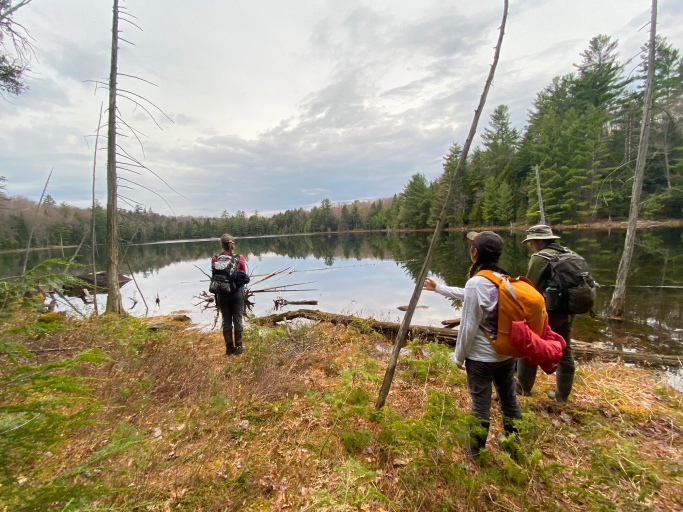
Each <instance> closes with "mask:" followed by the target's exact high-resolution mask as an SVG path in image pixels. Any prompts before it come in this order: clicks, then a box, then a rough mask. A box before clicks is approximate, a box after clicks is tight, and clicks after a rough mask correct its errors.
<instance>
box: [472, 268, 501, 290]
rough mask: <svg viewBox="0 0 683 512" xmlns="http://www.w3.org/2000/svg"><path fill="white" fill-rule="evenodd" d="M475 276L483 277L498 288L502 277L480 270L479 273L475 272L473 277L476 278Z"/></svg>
mask: <svg viewBox="0 0 683 512" xmlns="http://www.w3.org/2000/svg"><path fill="white" fill-rule="evenodd" d="M477 276H481V277H485V278H486V279H488V280H489V281H491V282H492V283H493V284H495V285H496V286H500V283H502V282H503V278H502V277H498V276H497V275H496V274H494V273H493V272H491V271H490V270H480V271H479V272H477V273H476V274H475V277H477Z"/></svg>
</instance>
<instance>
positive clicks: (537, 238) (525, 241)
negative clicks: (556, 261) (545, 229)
mask: <svg viewBox="0 0 683 512" xmlns="http://www.w3.org/2000/svg"><path fill="white" fill-rule="evenodd" d="M558 238H560V237H559V236H557V235H553V236H542V237H541V236H530V237H529V238H527V239H525V240H522V243H523V244H525V243H527V242H529V241H531V240H557V239H558Z"/></svg>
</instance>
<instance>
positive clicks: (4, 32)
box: [0, 0, 35, 97]
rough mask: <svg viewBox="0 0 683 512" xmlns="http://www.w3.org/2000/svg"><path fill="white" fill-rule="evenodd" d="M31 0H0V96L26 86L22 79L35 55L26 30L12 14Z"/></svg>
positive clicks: (17, 91) (22, 90) (13, 93)
mask: <svg viewBox="0 0 683 512" xmlns="http://www.w3.org/2000/svg"><path fill="white" fill-rule="evenodd" d="M29 3H31V0H18V1H14V0H0V97H3V93H8V94H11V95H12V96H18V95H19V94H21V93H22V92H24V91H26V90H27V89H28V87H27V86H26V84H25V83H24V81H23V77H24V73H25V72H26V71H28V66H29V63H30V61H31V57H32V56H34V55H35V51H34V47H33V44H32V42H31V41H32V40H31V36H30V35H29V33H28V30H26V28H25V27H24V26H23V25H21V24H20V23H17V22H16V21H15V20H14V15H15V14H16V12H17V11H18V10H19V9H21V8H22V7H25V6H27V5H28V4H29Z"/></svg>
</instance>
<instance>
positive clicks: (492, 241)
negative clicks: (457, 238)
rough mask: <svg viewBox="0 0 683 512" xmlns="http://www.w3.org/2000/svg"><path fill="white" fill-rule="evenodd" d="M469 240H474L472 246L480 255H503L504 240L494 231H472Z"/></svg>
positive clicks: (468, 235) (468, 236)
mask: <svg viewBox="0 0 683 512" xmlns="http://www.w3.org/2000/svg"><path fill="white" fill-rule="evenodd" d="M467 238H469V239H470V240H472V245H473V247H474V248H475V249H477V251H479V252H480V253H488V254H491V255H494V254H495V255H497V256H500V255H501V254H502V253H503V239H502V238H501V237H500V236H498V235H497V234H496V233H494V232H493V231H482V232H480V233H477V232H476V231H470V232H469V233H467Z"/></svg>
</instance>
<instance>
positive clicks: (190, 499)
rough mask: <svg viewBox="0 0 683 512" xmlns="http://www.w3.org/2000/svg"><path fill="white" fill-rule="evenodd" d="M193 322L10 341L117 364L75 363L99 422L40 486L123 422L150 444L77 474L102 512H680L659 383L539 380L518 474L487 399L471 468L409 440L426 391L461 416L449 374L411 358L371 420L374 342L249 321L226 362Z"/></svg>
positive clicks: (606, 371)
mask: <svg viewBox="0 0 683 512" xmlns="http://www.w3.org/2000/svg"><path fill="white" fill-rule="evenodd" d="M31 315H32V313H29V312H26V311H24V312H22V313H20V314H18V315H17V316H15V317H14V318H13V319H11V320H9V321H8V322H6V324H5V325H4V326H3V330H7V329H10V328H12V327H16V326H19V325H25V324H27V323H31V322H32V321H33V319H32V316H31ZM185 327H186V326H184V325H182V324H175V323H172V325H171V326H170V327H169V328H168V329H166V330H163V331H159V332H156V333H154V332H150V331H148V330H147V329H146V328H145V322H144V321H143V320H141V319H132V318H126V319H118V318H114V317H101V318H96V319H91V320H87V321H81V322H76V321H73V320H72V321H70V323H68V325H66V326H65V327H64V328H63V329H61V330H58V331H54V332H48V333H46V334H39V335H37V337H27V336H26V335H25V334H15V335H13V337H14V339H15V341H20V342H22V343H23V344H24V345H25V346H27V347H28V348H29V349H36V350H38V349H47V348H53V349H54V348H65V347H70V348H71V349H72V350H67V351H62V352H37V360H38V361H39V362H44V361H46V360H54V359H58V358H61V357H64V356H65V355H72V354H73V353H74V352H75V351H77V350H79V349H82V348H86V347H92V346H98V347H102V348H103V349H104V350H105V351H106V352H107V353H108V354H109V355H110V356H111V357H112V360H111V361H110V362H109V363H105V364H102V365H91V366H87V365H85V366H81V367H79V369H78V372H79V374H80V375H81V376H84V377H88V378H89V379H90V380H89V382H90V386H91V388H92V392H93V399H96V400H99V401H100V402H101V404H102V407H101V408H100V409H99V410H98V411H97V412H96V413H94V416H93V419H95V420H96V422H95V423H93V424H90V425H86V426H83V427H79V429H78V430H77V431H76V432H74V433H73V434H72V435H71V436H70V437H69V438H68V439H65V441H64V442H63V443H62V444H61V445H59V446H55V447H54V449H53V450H52V451H53V453H54V454H55V456H54V457H53V458H51V459H50V460H48V461H45V462H44V465H45V474H49V475H52V476H54V475H56V474H59V473H60V472H63V471H66V470H68V469H69V468H72V467H73V466H74V465H76V464H77V463H78V462H79V461H83V460H86V459H87V458H88V457H89V456H90V455H91V454H92V453H93V452H94V451H95V450H97V449H98V448H100V447H102V446H103V445H104V444H106V442H107V440H109V439H110V437H111V435H112V431H113V430H114V428H115V427H116V425H117V424H119V423H120V422H123V423H125V424H127V425H129V426H130V427H132V428H134V429H135V430H136V431H137V432H139V433H140V434H141V436H142V440H143V442H141V443H139V444H138V445H136V447H135V448H133V449H130V450H128V451H126V452H123V453H120V454H118V455H115V456H113V457H112V458H111V459H109V460H107V461H105V462H103V465H104V466H105V468H104V469H103V470H102V471H101V472H99V473H97V472H96V473H94V474H90V475H82V476H79V477H76V482H82V483H94V484H95V485H103V486H104V485H106V486H108V487H110V488H116V489H119V491H118V492H115V493H112V494H109V495H107V496H105V497H103V498H101V499H100V501H99V502H98V503H93V504H91V505H92V506H93V507H94V508H96V507H100V508H102V507H104V508H106V509H107V510H215V511H220V510H301V511H303V510H314V509H315V510H387V511H388V510H411V511H413V510H425V511H427V510H430V511H431V510H444V511H445V510H473V511H474V510H476V511H479V510H481V511H483V510H489V511H490V510H594V509H602V510H626V509H634V508H633V507H634V506H635V505H637V507H638V508H639V509H641V510H683V485H681V484H683V482H682V481H681V479H682V477H681V475H683V466H682V464H681V461H683V441H682V437H681V434H682V433H683V431H682V427H681V425H682V424H683V422H682V421H681V420H682V419H683V418H682V415H681V399H680V395H678V394H676V393H675V392H673V391H672V390H670V389H668V388H666V387H665V386H664V385H663V384H662V376H661V374H658V373H656V372H653V371H650V370H644V369H639V368H627V367H624V366H623V365H620V364H599V363H590V364H588V365H581V366H580V367H579V370H578V373H577V379H576V385H575V391H574V394H573V397H572V400H573V402H572V403H571V404H569V405H566V406H562V405H558V404H555V403H553V402H550V401H548V400H547V399H545V398H544V396H545V394H544V391H545V390H547V389H551V388H552V386H553V384H554V382H553V379H552V378H551V377H548V376H544V375H543V376H542V375H540V374H539V379H538V382H537V385H536V388H535V391H534V395H533V396H532V397H528V398H523V399H522V404H523V409H524V411H525V413H527V415H528V417H529V418H531V419H530V420H529V421H530V422H531V423H529V426H528V429H527V431H525V433H524V435H523V447H524V450H525V452H526V453H527V455H528V456H529V458H530V459H531V458H532V457H531V455H532V452H533V450H534V449H538V450H540V454H539V457H540V460H539V461H537V462H535V463H532V462H530V461H527V462H525V463H523V464H521V465H520V466H517V465H515V464H514V463H512V462H511V461H510V460H509V459H508V458H506V456H504V455H503V454H502V453H501V451H500V450H499V449H498V446H497V443H496V442H495V435H496V433H497V432H500V431H502V427H501V424H500V412H499V410H498V408H497V406H495V405H494V410H493V413H492V416H493V420H494V423H493V426H492V429H491V433H490V436H489V447H490V450H489V451H490V456H489V458H488V460H486V461H485V462H484V463H482V465H481V466H477V465H474V464H472V463H471V462H470V461H469V460H468V459H467V457H466V455H465V453H464V451H463V450H462V448H461V447H460V446H459V445H458V444H457V443H454V442H450V444H448V443H446V444H441V445H439V446H443V447H444V449H442V448H437V449H435V450H431V451H430V450H429V449H428V448H427V446H426V445H424V446H423V445H421V444H420V443H419V442H415V441H410V440H409V439H408V437H406V436H405V432H406V431H407V429H408V428H409V427H410V425H412V424H413V423H414V422H418V421H420V420H421V419H422V418H423V417H424V415H425V413H426V411H427V410H428V404H429V396H430V393H431V392H432V391H437V392H441V393H445V394H447V395H448V396H450V397H451V398H452V400H453V404H454V406H455V409H458V410H461V411H467V410H468V408H469V397H468V394H467V391H466V388H465V386H464V375H463V374H462V373H460V372H459V371H458V370H457V369H455V368H454V367H449V368H446V369H444V368H436V367H434V368H432V367H431V366H429V367H428V370H427V373H426V375H422V374H421V373H420V372H419V371H418V370H417V368H418V367H419V361H420V360H421V359H420V355H419V354H418V355H413V356H410V357H408V358H406V357H402V359H401V362H400V363H399V371H398V372H397V377H396V379H395V381H394V384H393V387H392V390H391V393H390V395H389V398H388V406H389V408H390V411H389V412H388V413H385V415H384V417H383V418H380V419H377V418H373V417H371V411H372V404H373V403H374V399H375V398H376V394H377V391H378V388H379V384H380V382H381V377H382V376H383V373H384V367H385V360H386V357H387V356H386V354H385V353H383V352H380V351H378V350H377V345H378V344H382V343H385V341H384V340H383V339H381V338H379V337H378V336H377V335H374V334H362V333H361V332H359V331H358V330H356V329H354V328H346V327H341V326H336V327H335V326H332V325H331V324H319V325H315V326H303V327H300V328H287V329H284V328H279V329H277V330H268V329H262V328H261V329H260V330H259V328H256V327H252V328H251V329H250V331H249V332H248V334H247V336H246V337H245V346H246V349H247V350H246V351H245V353H244V354H243V355H242V356H240V357H230V358H228V357H226V356H225V355H224V350H223V342H222V337H221V335H220V333H217V332H212V333H205V334H203V333H199V332H197V331H195V330H186V329H185ZM423 355H425V357H428V351H427V352H425V353H423ZM410 361H417V362H415V363H411V362H410ZM423 361H427V359H424V360H423ZM354 390H362V391H364V392H365V393H367V395H365V398H363V396H364V395H362V391H360V392H357V391H354ZM358 393H360V394H358ZM358 396H360V397H361V398H360V402H359V403H358V402H354V400H356V398H357V397H358ZM368 397H369V398H368ZM340 404H341V405H340ZM354 411H355V412H354ZM392 415H393V417H394V420H391V419H390V417H392ZM158 428H160V429H161V435H160V436H158V437H156V438H155V437H154V435H153V434H154V431H155V429H158ZM360 429H363V430H366V431H368V432H370V434H371V438H370V439H369V441H368V442H367V445H366V446H365V448H363V449H361V450H359V451H357V452H351V453H350V452H349V451H348V449H347V448H345V445H344V441H343V439H342V434H343V433H351V434H353V433H357V432H358V431H359V430H360ZM388 434H391V435H393V436H394V437H395V438H396V439H397V440H395V441H387V440H386V438H385V437H383V436H385V435H388ZM444 450H445V451H444ZM615 454H616V455H615ZM634 458H637V460H632V459H634ZM603 465H604V467H603ZM620 466H622V467H621V468H620ZM511 468H512V469H511ZM516 468H517V469H516ZM600 468H603V469H602V470H601V469H600ZM639 468H640V469H639ZM601 471H604V474H601ZM514 472H519V474H520V475H523V478H521V477H520V479H519V481H516V478H517V477H516V475H515V474H512V473H514ZM620 473H621V474H620ZM453 475H456V476H455V477H453ZM549 475H550V476H549ZM603 477H604V478H603ZM375 490H377V491H378V492H380V493H382V494H383V495H384V496H385V497H386V498H387V499H388V500H389V502H385V501H383V500H382V499H381V498H378V497H377V495H376V494H374V493H375ZM585 491H588V493H587V494H586V492H585ZM642 493H644V496H643V497H642V498H639V497H638V496H639V495H640V494H642ZM448 500H450V502H448ZM448 503H451V504H450V505H449V504H448ZM634 504H635V505H634Z"/></svg>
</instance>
